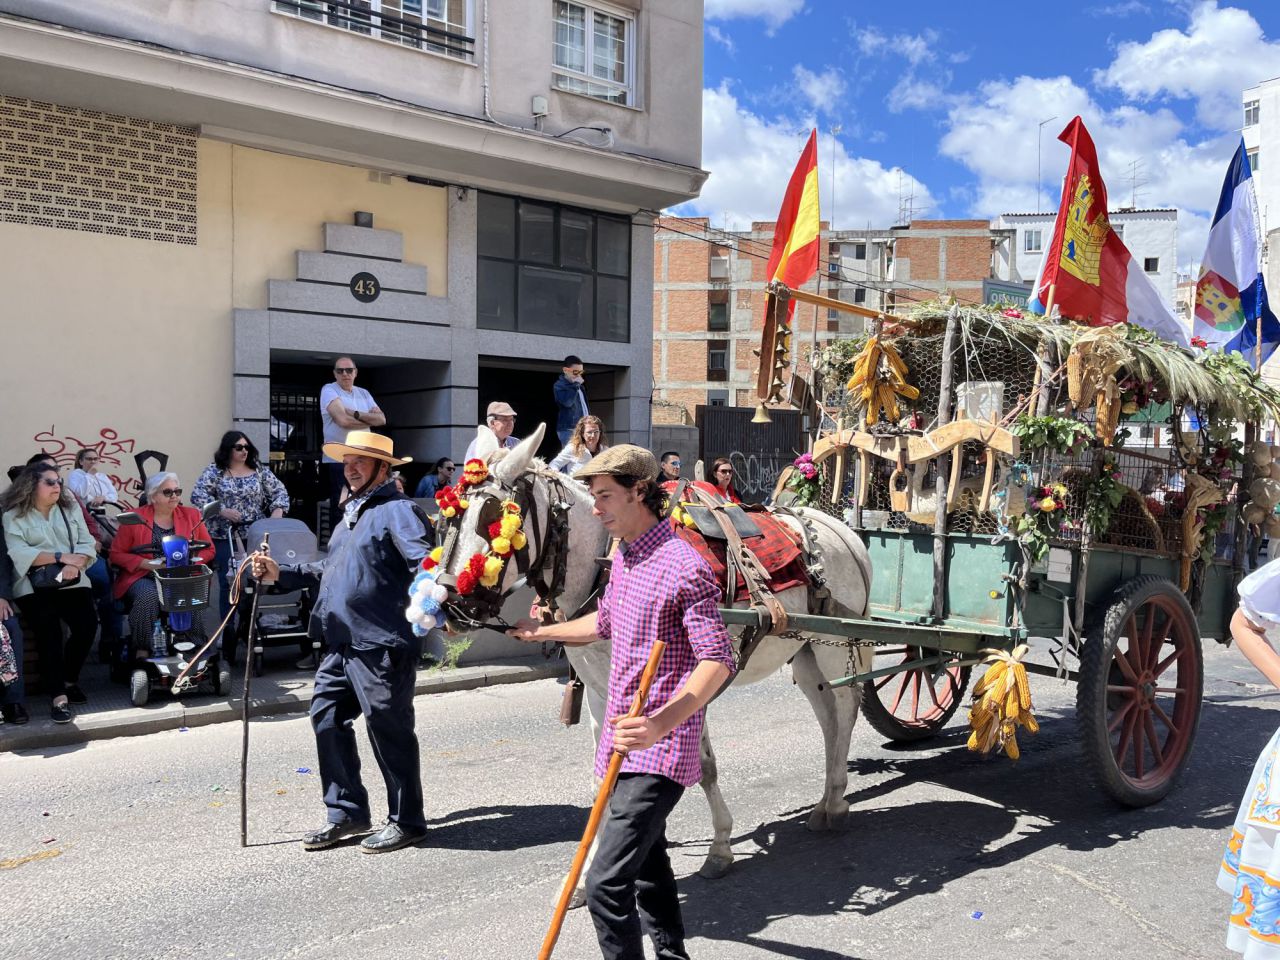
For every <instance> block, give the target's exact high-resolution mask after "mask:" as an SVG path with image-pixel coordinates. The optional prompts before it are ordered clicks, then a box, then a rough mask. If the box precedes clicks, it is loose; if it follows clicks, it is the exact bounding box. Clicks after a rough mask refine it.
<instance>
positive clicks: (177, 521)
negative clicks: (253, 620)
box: [111, 473, 217, 660]
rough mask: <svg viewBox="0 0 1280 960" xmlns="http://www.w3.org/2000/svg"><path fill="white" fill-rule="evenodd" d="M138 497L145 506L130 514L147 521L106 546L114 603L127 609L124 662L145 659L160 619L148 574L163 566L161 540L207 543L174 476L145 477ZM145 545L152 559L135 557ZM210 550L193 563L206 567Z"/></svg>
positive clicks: (207, 625) (197, 553)
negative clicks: (150, 549)
mask: <svg viewBox="0 0 1280 960" xmlns="http://www.w3.org/2000/svg"><path fill="white" fill-rule="evenodd" d="M143 492H144V493H145V494H146V496H147V502H146V505H145V506H141V507H139V508H138V509H137V510H136V511H135V512H136V513H137V514H138V516H140V517H142V519H143V520H145V521H146V522H147V525H146V526H145V527H144V526H142V525H140V524H135V525H132V526H125V527H121V528H120V532H119V533H118V534H116V538H115V540H113V541H112V543H111V565H112V566H113V567H115V568H116V571H117V572H116V585H115V591H114V593H115V598H116V599H117V600H126V599H127V604H126V605H127V607H128V610H129V634H130V637H131V642H130V647H129V659H130V660H133V659H141V660H145V659H146V658H147V654H148V653H149V652H150V650H151V634H152V631H153V630H154V629H155V622H156V620H157V619H158V618H159V617H160V599H159V597H157V596H156V584H155V579H154V578H153V577H152V576H151V571H152V570H156V569H158V568H160V567H163V566H164V564H165V560H164V553H163V547H162V546H161V543H162V541H163V540H164V538H165V537H167V536H169V535H170V534H173V535H175V536H179V537H186V538H187V540H207V539H208V536H207V535H206V534H205V532H204V530H203V528H202V529H199V530H197V529H196V528H197V527H200V511H199V510H196V509H195V508H193V507H184V506H183V505H182V484H181V481H180V480H179V479H178V475H177V474H176V473H157V474H153V475H152V476H150V477H148V478H147V483H146V486H145V487H143ZM146 544H150V545H151V546H153V547H155V548H156V550H159V551H161V552H160V553H158V554H155V555H151V554H140V553H137V552H136V549H137V548H138V547H141V546H144V545H146ZM213 557H214V552H213V547H206V548H205V549H203V550H200V551H193V552H192V556H191V560H192V562H193V563H195V562H197V561H198V562H200V563H210V562H212V561H213ZM206 614H210V615H207V616H206V617H205V618H204V620H203V622H202V625H203V627H204V630H205V636H208V635H209V633H210V632H212V631H213V630H214V629H215V628H216V627H217V623H216V621H215V622H212V623H211V622H210V621H211V620H213V619H214V618H213V617H212V616H211V614H212V611H211V610H209V609H208V608H206Z"/></svg>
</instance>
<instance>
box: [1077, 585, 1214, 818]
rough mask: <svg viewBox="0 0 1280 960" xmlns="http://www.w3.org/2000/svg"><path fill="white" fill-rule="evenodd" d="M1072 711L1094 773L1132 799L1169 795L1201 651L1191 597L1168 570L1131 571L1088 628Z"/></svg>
mask: <svg viewBox="0 0 1280 960" xmlns="http://www.w3.org/2000/svg"><path fill="white" fill-rule="evenodd" d="M1086 636H1087V639H1086V641H1085V644H1084V649H1083V651H1082V652H1081V657H1080V685H1079V687H1078V689H1077V690H1076V719H1077V722H1078V723H1079V725H1080V736H1081V740H1082V741H1083V743H1084V749H1085V757H1086V760H1087V762H1088V764H1089V767H1090V770H1091V772H1092V773H1093V776H1094V779H1095V780H1096V781H1097V783H1098V784H1099V786H1101V787H1102V789H1103V790H1105V791H1106V792H1107V793H1109V794H1110V795H1111V797H1112V798H1113V799H1115V800H1117V801H1118V802H1120V803H1122V804H1124V805H1125V806H1128V807H1145V806H1147V805H1148V804H1151V803H1155V802H1156V801H1157V800H1159V799H1161V798H1162V797H1164V795H1165V794H1167V793H1168V792H1169V791H1170V790H1171V789H1172V788H1173V784H1174V782H1175V781H1176V780H1177V779H1178V775H1179V774H1180V773H1181V772H1182V768H1183V767H1184V766H1186V763H1187V759H1188V757H1190V756H1191V744H1192V742H1193V741H1194V740H1195V736H1196V726H1197V725H1198V724H1199V722H1200V706H1201V698H1202V695H1203V692H1204V661H1203V658H1202V655H1201V651H1200V630H1199V627H1198V626H1197V624H1196V618H1195V614H1194V613H1193V612H1192V610H1191V606H1190V604H1188V603H1187V598H1186V597H1184V596H1183V595H1182V592H1181V591H1180V590H1178V588H1177V586H1176V585H1175V584H1173V583H1172V582H1171V581H1169V580H1166V579H1165V578H1164V577H1155V576H1144V577H1135V578H1134V579H1133V580H1130V581H1128V582H1127V583H1125V584H1123V585H1122V586H1121V587H1120V588H1119V589H1118V590H1117V591H1116V592H1115V594H1114V596H1113V597H1112V600H1111V604H1110V606H1108V607H1107V610H1106V613H1105V614H1104V615H1103V617H1102V618H1101V619H1100V620H1098V621H1095V623H1094V624H1093V626H1092V627H1091V628H1090V629H1089V630H1088V631H1087V634H1086Z"/></svg>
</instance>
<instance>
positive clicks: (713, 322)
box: [707, 303, 729, 330]
mask: <svg viewBox="0 0 1280 960" xmlns="http://www.w3.org/2000/svg"><path fill="white" fill-rule="evenodd" d="M707 329H708V330H728V329H729V304H727V303H711V304H708V305H707Z"/></svg>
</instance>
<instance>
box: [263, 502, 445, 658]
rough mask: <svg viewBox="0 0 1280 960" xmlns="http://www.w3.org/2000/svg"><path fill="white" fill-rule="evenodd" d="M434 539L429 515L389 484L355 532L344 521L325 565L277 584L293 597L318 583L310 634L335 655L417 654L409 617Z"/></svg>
mask: <svg viewBox="0 0 1280 960" xmlns="http://www.w3.org/2000/svg"><path fill="white" fill-rule="evenodd" d="M431 539H432V530H431V524H430V521H429V520H428V519H427V517H426V515H425V514H424V513H423V512H422V510H421V509H420V508H419V507H418V505H417V504H415V503H414V502H413V501H412V500H410V499H409V498H408V497H406V496H405V495H404V494H402V493H400V492H399V491H397V490H396V485H395V483H394V482H392V481H388V482H386V483H384V484H383V485H382V486H380V487H378V489H376V490H375V491H373V493H371V494H369V496H368V498H367V499H366V500H365V501H364V503H362V504H360V507H359V509H358V510H357V511H356V521H355V526H354V527H351V526H349V525H348V523H347V520H346V519H345V518H343V519H342V520H339V522H338V524H337V526H336V528H335V529H334V531H333V536H332V537H331V538H330V540H329V553H328V555H327V556H325V557H324V559H322V560H320V561H317V562H315V563H306V564H300V565H298V566H296V567H282V568H281V571H280V572H281V577H280V583H281V586H283V587H284V588H285V589H288V590H296V589H298V588H299V587H301V586H304V585H307V584H310V585H314V584H315V583H316V582H317V581H318V582H319V587H320V589H319V594H318V595H317V597H316V603H315V607H314V608H313V609H312V611H311V630H310V632H311V637H312V639H323V640H324V642H325V645H326V646H327V647H329V648H330V649H335V650H340V649H343V648H345V647H347V646H350V647H353V648H355V649H357V650H368V649H371V648H373V647H391V648H400V647H410V648H417V647H418V646H419V645H420V641H419V640H418V638H417V637H415V636H414V635H413V627H412V625H411V624H410V623H409V621H407V620H405V618H404V612H405V608H406V607H407V606H408V602H409V584H410V583H412V582H413V577H414V574H415V573H416V572H417V566H418V564H419V563H421V562H422V558H423V557H425V556H426V555H427V553H428V552H429V551H430V550H431Z"/></svg>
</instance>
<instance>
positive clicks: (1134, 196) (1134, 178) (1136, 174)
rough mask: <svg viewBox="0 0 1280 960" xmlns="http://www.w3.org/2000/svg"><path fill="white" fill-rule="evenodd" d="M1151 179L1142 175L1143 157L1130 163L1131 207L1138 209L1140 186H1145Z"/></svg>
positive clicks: (1131, 208)
mask: <svg viewBox="0 0 1280 960" xmlns="http://www.w3.org/2000/svg"><path fill="white" fill-rule="evenodd" d="M1149 182H1150V181H1149V180H1147V178H1146V177H1144V176H1142V160H1141V158H1139V159H1137V160H1134V161H1133V162H1132V163H1130V164H1129V209H1130V210H1137V209H1138V188H1139V187H1145V186H1146V185H1147V184H1148V183H1149Z"/></svg>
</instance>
